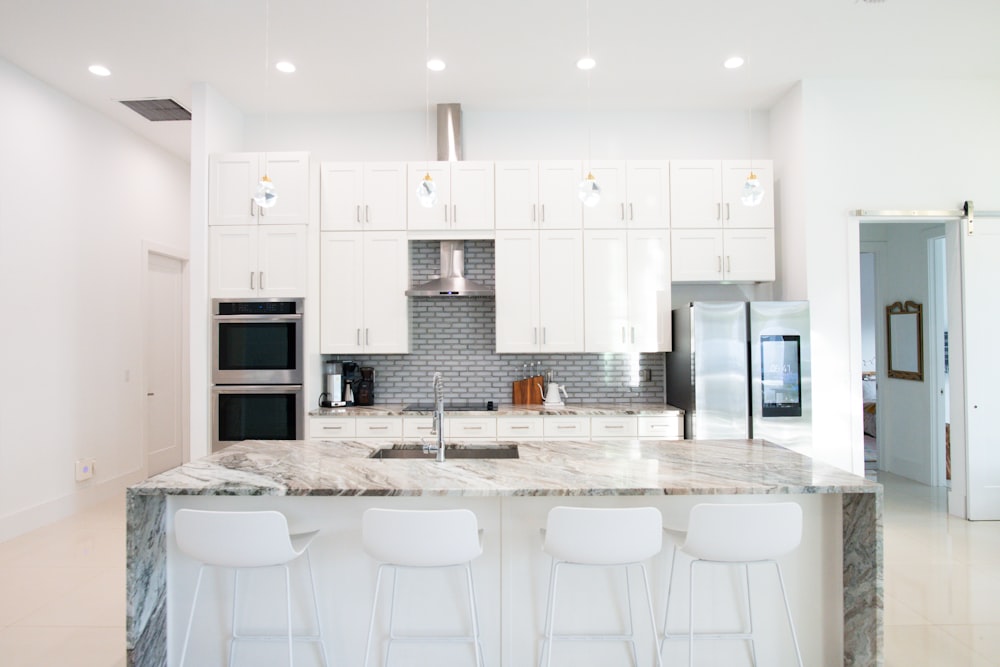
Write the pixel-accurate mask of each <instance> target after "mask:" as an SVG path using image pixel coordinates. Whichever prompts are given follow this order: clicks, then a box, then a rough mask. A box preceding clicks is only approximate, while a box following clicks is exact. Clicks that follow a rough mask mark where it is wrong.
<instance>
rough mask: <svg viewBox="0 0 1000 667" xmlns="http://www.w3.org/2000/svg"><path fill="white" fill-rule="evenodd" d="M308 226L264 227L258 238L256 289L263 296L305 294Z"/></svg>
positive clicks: (297, 295)
mask: <svg viewBox="0 0 1000 667" xmlns="http://www.w3.org/2000/svg"><path fill="white" fill-rule="evenodd" d="M307 231H308V228H307V227H306V226H305V225H283V226H281V227H261V228H260V230H259V237H258V242H257V276H258V282H257V291H258V294H260V296H264V297H274V296H281V297H304V296H305V295H306V291H307V285H306V283H307V281H308V273H307V272H306V257H307V255H308V251H307V249H308V238H307V236H308V234H307Z"/></svg>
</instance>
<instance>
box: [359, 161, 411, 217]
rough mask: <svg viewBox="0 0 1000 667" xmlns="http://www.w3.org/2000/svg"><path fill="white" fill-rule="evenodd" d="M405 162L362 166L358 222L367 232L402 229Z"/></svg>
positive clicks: (404, 202) (405, 196) (405, 192)
mask: <svg viewBox="0 0 1000 667" xmlns="http://www.w3.org/2000/svg"><path fill="white" fill-rule="evenodd" d="M408 195H412V196H414V197H416V195H415V194H413V193H411V192H409V191H408V190H407V189H406V163H405V162H369V163H366V164H365V198H364V205H363V210H362V211H361V216H360V217H361V219H362V220H364V223H365V224H364V228H365V230H366V231H369V230H392V229H396V230H400V231H402V230H404V229H406V200H407V196H408Z"/></svg>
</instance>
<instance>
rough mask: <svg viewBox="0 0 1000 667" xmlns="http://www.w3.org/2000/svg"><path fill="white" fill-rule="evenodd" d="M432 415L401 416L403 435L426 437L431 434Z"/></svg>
mask: <svg viewBox="0 0 1000 667" xmlns="http://www.w3.org/2000/svg"><path fill="white" fill-rule="evenodd" d="M433 425H434V418H433V417H403V437H404V438H407V439H410V438H426V437H428V436H430V435H431V428H432V427H433Z"/></svg>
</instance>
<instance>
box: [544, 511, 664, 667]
mask: <svg viewBox="0 0 1000 667" xmlns="http://www.w3.org/2000/svg"><path fill="white" fill-rule="evenodd" d="M662 526H663V518H662V516H661V514H660V510H658V509H656V508H655V507H627V508H591V507H553V508H552V509H551V510H549V514H548V519H547V521H546V525H545V538H544V544H543V546H542V549H543V550H544V551H545V553H547V554H549V555H550V556H551V557H552V569H551V571H550V574H549V594H548V601H547V603H546V605H545V633H544V637H543V639H542V650H541V652H540V653H539V656H538V663H539V665H542V664H545V665H551V664H552V642H553V641H563V640H569V641H580V640H583V641H625V642H629V643H630V645H631V648H632V662H633V664H634V665H638V660H639V659H638V654H637V652H636V644H635V626H634V624H633V622H632V594H631V590H630V589H631V586H630V585H629V584H630V582H629V567H632V566H637V567H638V568H639V570H640V571H641V572H642V582H643V589H644V591H645V593H646V606H647V608H648V610H649V624H650V628H651V629H652V633H653V646H654V649H653V653H654V655H655V656H656V664H657V665H660V667H662V664H663V663H662V662H661V657H660V652H659V651H658V650H656V648H657V644H656V620H655V619H654V618H653V601H652V598H651V596H650V593H649V578H648V576H647V575H646V566H645V564H644V562H643V561H645V560H648V559H649V558H652V557H653V556H655V555H656V554H658V553H659V552H660V549H661V548H662V545H663V529H662ZM563 565H581V566H592V567H594V566H596V567H621V568H624V570H625V593H626V601H627V604H628V632H627V634H620V635H571V634H558V635H557V634H554V632H553V629H554V626H555V599H556V581H557V578H558V575H559V568H560V567H561V566H563Z"/></svg>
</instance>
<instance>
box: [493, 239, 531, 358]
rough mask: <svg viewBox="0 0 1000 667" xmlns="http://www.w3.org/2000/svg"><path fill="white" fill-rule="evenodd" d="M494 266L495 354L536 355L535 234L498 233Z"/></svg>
mask: <svg viewBox="0 0 1000 667" xmlns="http://www.w3.org/2000/svg"><path fill="white" fill-rule="evenodd" d="M495 263H496V288H495V289H496V334H497V347H496V351H497V352H498V353H502V352H538V345H539V343H538V340H539V335H540V332H539V331H538V232H536V231H531V230H523V231H498V232H497V237H496V260H495Z"/></svg>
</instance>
